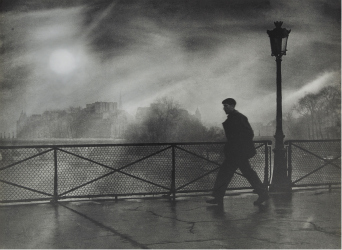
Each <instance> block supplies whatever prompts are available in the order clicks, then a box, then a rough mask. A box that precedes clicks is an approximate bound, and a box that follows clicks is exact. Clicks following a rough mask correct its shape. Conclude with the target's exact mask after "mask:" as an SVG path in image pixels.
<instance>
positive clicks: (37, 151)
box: [0, 141, 271, 202]
mask: <svg viewBox="0 0 342 250" xmlns="http://www.w3.org/2000/svg"><path fill="white" fill-rule="evenodd" d="M223 144H224V143H157V144H156V143H151V144H96V145H93V144H88V145H45V146H37V145H35V146H0V202H22V201H40V200H54V201H57V200H61V199H70V198H93V197H115V198H117V197H118V196H133V195H172V196H173V198H175V195H176V193H193V192H197V193H199V192H210V191H211V190H212V188H213V184H214V181H215V178H216V174H217V172H218V168H219V166H220V164H221V162H222V161H223V157H224V156H223ZM254 145H255V148H256V150H257V154H256V155H255V156H254V157H253V158H252V159H250V162H251V165H252V166H253V168H254V170H255V171H256V172H257V173H258V175H259V177H260V178H261V179H263V181H264V184H265V186H268V185H269V184H270V183H269V182H270V176H271V164H270V162H271V148H270V145H271V141H255V142H254ZM250 188H251V186H250V184H249V183H248V182H247V180H246V179H245V178H244V177H243V176H242V174H241V173H240V172H239V171H237V174H236V175H235V176H234V177H233V179H232V181H231V183H230V185H229V187H228V189H250Z"/></svg>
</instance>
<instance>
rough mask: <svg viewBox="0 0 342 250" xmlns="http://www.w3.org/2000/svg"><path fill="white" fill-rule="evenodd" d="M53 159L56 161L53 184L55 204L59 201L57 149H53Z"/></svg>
mask: <svg viewBox="0 0 342 250" xmlns="http://www.w3.org/2000/svg"><path fill="white" fill-rule="evenodd" d="M53 159H54V170H55V173H54V182H53V202H54V203H56V202H57V201H58V171H57V170H58V169H57V149H56V148H54V149H53Z"/></svg>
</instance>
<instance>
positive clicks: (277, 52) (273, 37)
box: [267, 22, 291, 192]
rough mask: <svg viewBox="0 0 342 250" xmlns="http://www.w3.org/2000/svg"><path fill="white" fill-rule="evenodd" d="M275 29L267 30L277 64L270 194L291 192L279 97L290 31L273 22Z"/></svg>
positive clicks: (279, 23) (280, 99) (280, 96)
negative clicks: (275, 113) (275, 112)
mask: <svg viewBox="0 0 342 250" xmlns="http://www.w3.org/2000/svg"><path fill="white" fill-rule="evenodd" d="M274 24H275V26H276V27H275V28H274V29H273V30H267V34H268V35H269V37H270V42H271V50H272V54H271V55H272V56H275V57H276V62H277V118H276V122H277V127H276V133H275V135H274V138H275V147H274V149H273V152H274V170H273V177H272V184H271V186H270V191H271V192H279V191H280V192H289V191H291V180H290V179H289V177H288V175H287V160H286V149H285V147H284V137H285V135H284V133H283V124H282V117H283V111H282V95H281V57H282V56H283V55H286V46H287V39H288V37H289V34H290V32H291V30H287V29H285V28H282V27H281V25H282V24H283V22H274Z"/></svg>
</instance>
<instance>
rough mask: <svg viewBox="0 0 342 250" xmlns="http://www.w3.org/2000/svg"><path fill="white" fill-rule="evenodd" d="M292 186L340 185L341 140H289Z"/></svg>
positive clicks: (289, 167) (289, 172) (289, 169)
mask: <svg viewBox="0 0 342 250" xmlns="http://www.w3.org/2000/svg"><path fill="white" fill-rule="evenodd" d="M285 144H287V145H288V146H287V150H288V153H287V154H288V174H289V177H290V179H291V180H292V186H294V187H299V186H315V185H317V186H318V185H334V184H341V140H289V141H286V142H285Z"/></svg>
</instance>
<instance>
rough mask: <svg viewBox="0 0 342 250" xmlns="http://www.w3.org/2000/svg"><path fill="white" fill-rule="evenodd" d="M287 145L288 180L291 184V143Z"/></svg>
mask: <svg viewBox="0 0 342 250" xmlns="http://www.w3.org/2000/svg"><path fill="white" fill-rule="evenodd" d="M288 143H289V145H288V146H287V163H288V166H287V167H288V178H289V180H290V181H291V183H292V143H291V141H289V142H288Z"/></svg>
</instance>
